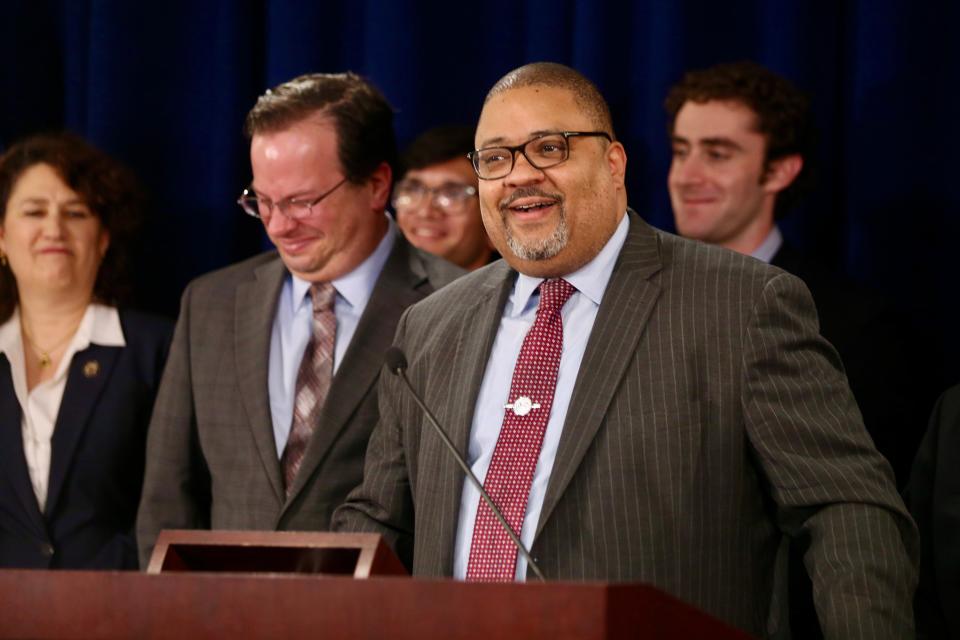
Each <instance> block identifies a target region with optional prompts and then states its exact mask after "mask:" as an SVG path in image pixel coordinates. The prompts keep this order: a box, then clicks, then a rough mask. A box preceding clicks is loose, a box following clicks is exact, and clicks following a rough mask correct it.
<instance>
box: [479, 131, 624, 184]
mask: <svg viewBox="0 0 960 640" xmlns="http://www.w3.org/2000/svg"><path fill="white" fill-rule="evenodd" d="M576 137H584V138H585V137H600V138H606V139H607V141H608V142H613V138H612V137H611V136H610V134H609V133H607V132H605V131H558V132H557V133H545V134H543V135H539V136H537V137H536V138H532V139H530V140H527V141H526V142H524V143H523V144H518V145H517V146H515V147H486V148H485V149H477V150H476V151H471V152H470V153H468V154H467V157H468V158H470V161H471V162H472V163H473V170H474V171H475V172H476V173H477V177H478V178H480V179H481V180H496V179H498V178H505V177H507V176H508V175H510V172H511V171H513V165H514V161H515V160H516V157H517V152H518V151H519V152H520V153H522V154H523V157H524V158H526V159H527V162H529V163H530V164H531V166H533V167H534V168H536V169H549V168H550V167H555V166H557V165H558V164H560V163H561V162H566V161H567V160H568V159H569V158H570V138H576Z"/></svg>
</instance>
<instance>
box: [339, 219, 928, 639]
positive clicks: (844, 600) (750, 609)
mask: <svg viewBox="0 0 960 640" xmlns="http://www.w3.org/2000/svg"><path fill="white" fill-rule="evenodd" d="M514 279H515V273H513V272H512V271H511V270H510V269H509V268H508V266H507V265H506V263H504V262H502V261H500V262H498V263H494V264H493V265H490V266H488V267H486V268H484V269H482V270H480V271H478V272H475V273H473V274H470V275H468V276H466V277H464V278H462V279H460V280H459V281H458V282H456V283H454V284H453V285H451V286H449V287H447V288H445V289H444V290H443V291H441V292H439V293H437V294H435V295H432V296H430V297H429V298H427V299H426V300H424V301H423V302H421V303H419V304H417V305H415V306H413V307H412V308H411V309H409V310H408V311H407V312H406V313H405V315H404V317H403V318H402V319H401V321H400V326H399V328H398V332H397V338H396V343H397V344H398V345H399V346H400V347H401V348H402V349H404V351H405V352H406V354H407V357H408V359H409V362H410V366H409V369H408V375H409V377H410V379H411V382H412V384H413V385H414V387H415V388H416V389H418V391H419V392H420V393H422V394H423V396H424V398H425V400H426V402H427V404H428V406H430V407H432V408H433V410H434V411H435V413H436V416H437V418H438V419H439V421H440V422H441V424H443V425H445V427H446V428H447V429H448V430H449V432H450V435H451V438H452V439H453V441H454V443H456V445H457V446H458V447H459V449H460V450H461V451H465V450H466V445H467V438H468V431H469V428H470V424H471V419H472V412H473V408H474V405H475V402H476V397H477V393H478V391H479V387H480V383H481V380H482V377H483V372H484V367H485V364H486V362H487V359H488V356H489V353H490V350H491V346H492V342H493V338H494V336H495V335H496V331H497V328H498V325H499V322H500V317H501V313H502V310H503V307H504V304H505V301H506V298H507V295H508V293H509V291H510V289H511V287H512V285H513V282H514ZM380 413H381V421H380V423H379V425H378V427H377V428H376V429H375V431H374V434H373V436H372V438H371V440H370V446H369V449H368V451H367V461H366V469H365V475H364V482H363V484H362V485H361V486H360V487H358V488H357V489H356V490H355V491H354V492H353V493H351V495H350V497H349V498H348V501H347V503H346V504H345V505H344V506H343V507H341V508H340V509H339V510H338V511H337V512H336V514H335V515H334V527H335V528H336V529H338V530H357V531H376V532H379V533H382V534H384V535H385V536H386V537H387V539H388V540H389V541H390V542H391V543H392V544H393V545H394V547H395V548H396V549H397V550H398V551H399V552H400V554H401V556H402V557H403V558H404V560H405V561H407V562H409V563H411V564H412V568H413V571H414V572H415V573H416V574H418V575H423V576H448V575H450V574H451V572H452V567H453V540H454V534H455V531H454V528H455V527H456V523H457V512H458V509H459V506H460V494H461V489H462V486H463V477H462V473H461V472H460V470H459V468H458V467H457V466H456V464H455V462H454V461H453V460H452V458H451V456H450V455H449V454H448V452H447V451H445V450H444V448H443V446H442V444H441V442H440V440H439V438H438V437H437V436H436V435H435V434H434V433H433V431H432V430H431V428H430V427H429V425H428V424H427V422H426V420H425V419H424V417H423V415H422V414H421V412H420V411H419V410H418V409H417V407H416V405H415V404H414V402H413V401H412V399H411V398H410V396H409V395H408V394H407V393H406V392H405V391H404V390H402V389H401V388H400V381H399V379H398V378H396V377H395V376H389V375H385V376H384V377H383V378H382V379H381V383H380ZM785 536H798V537H808V538H809V540H810V545H809V551H808V552H807V555H806V564H807V567H808V569H809V572H810V574H811V575H812V577H813V581H814V589H815V600H816V604H817V610H818V613H819V616H820V618H821V619H822V625H823V628H824V632H825V634H826V635H827V637H836V638H841V637H842V638H854V637H865V638H866V637H870V638H878V637H889V638H905V637H909V636H910V635H911V633H912V629H913V621H912V614H911V605H910V602H911V598H912V595H913V591H914V588H915V583H916V563H917V554H918V548H917V534H916V529H915V527H914V524H913V522H912V521H911V519H910V517H909V516H908V515H907V513H906V511H905V510H904V506H903V504H902V502H901V500H900V497H899V496H898V495H897V492H896V490H895V487H894V482H893V476H892V473H891V470H890V466H889V465H888V464H887V462H886V461H885V460H884V459H883V458H882V457H881V456H880V455H879V454H878V453H877V452H876V450H875V448H874V447H873V444H872V443H871V441H870V439H869V437H868V436H867V434H866V431H865V430H864V428H863V423H862V421H861V418H860V413H859V411H858V409H857V406H856V403H855V401H854V399H853V397H852V395H851V393H850V390H849V387H848V385H847V381H846V378H845V377H844V374H843V369H842V365H841V363H840V361H839V358H838V357H837V354H836V352H835V351H834V350H833V348H832V347H831V346H830V345H829V344H828V343H827V342H826V341H825V340H823V339H822V338H821V337H820V336H819V334H818V328H817V318H816V311H815V309H814V306H813V302H812V300H811V298H810V295H809V292H808V291H807V289H806V287H805V286H804V285H803V283H802V282H801V281H800V280H799V279H797V278H795V277H793V276H791V275H789V274H787V273H785V272H783V271H781V270H779V269H777V268H775V267H770V266H768V265H766V264H763V263H761V262H759V261H757V260H753V259H751V258H748V257H745V256H741V255H739V254H736V253H733V252H730V251H726V250H723V249H718V248H716V247H711V246H708V245H705V244H701V243H697V242H692V241H688V240H684V239H681V238H678V237H676V236H673V235H670V234H666V233H662V232H659V231H656V230H654V229H652V228H651V227H649V226H648V225H647V224H645V223H644V222H643V221H642V220H640V218H639V217H638V216H636V214H633V213H631V214H630V232H629V235H628V238H627V241H626V244H625V246H624V248H623V250H622V252H621V254H620V257H619V259H618V261H617V264H616V266H615V268H614V272H613V275H612V277H611V280H610V283H609V285H608V287H607V290H606V292H605V294H604V298H603V302H602V303H601V305H600V309H599V312H598V315H597V318H596V322H595V324H594V327H593V331H592V334H591V335H590V338H589V343H588V345H587V350H586V353H585V355H584V358H583V362H582V365H581V368H580V371H579V374H578V377H577V383H576V387H575V390H574V393H573V398H572V399H571V403H570V409H569V413H568V415H567V418H566V422H565V425H564V428H563V433H562V436H561V440H560V445H559V450H558V452H557V457H556V461H555V464H554V467H553V472H552V475H551V477H550V480H549V484H548V487H547V492H546V497H545V500H544V505H543V511H542V513H541V516H540V522H539V524H538V527H537V534H536V538H535V541H534V543H533V546H532V550H531V551H532V554H533V556H534V557H535V558H536V559H537V560H538V563H539V565H540V566H541V568H542V569H543V571H544V573H545V574H546V575H547V577H548V578H550V579H559V580H609V581H638V582H647V583H650V584H653V585H655V586H657V587H660V588H662V589H664V590H666V591H667V592H669V593H672V594H674V595H675V596H677V597H679V598H681V599H683V600H686V601H687V602H690V603H692V604H694V605H695V606H698V607H700V608H702V609H704V610H705V611H708V612H710V613H712V614H714V615H716V616H718V617H719V618H721V619H724V620H726V621H728V622H730V623H731V624H733V625H735V626H737V627H740V628H742V629H744V630H747V631H749V632H751V633H754V634H757V635H760V636H782V635H784V634H787V633H789V632H788V630H787V627H788V624H787V619H786V617H785V615H784V614H785V611H784V601H783V596H784V589H783V587H784V578H785V576H784V574H783V571H784V566H785V565H784V562H783V560H784V556H783V550H784V545H783V544H782V543H783V541H784V539H785Z"/></svg>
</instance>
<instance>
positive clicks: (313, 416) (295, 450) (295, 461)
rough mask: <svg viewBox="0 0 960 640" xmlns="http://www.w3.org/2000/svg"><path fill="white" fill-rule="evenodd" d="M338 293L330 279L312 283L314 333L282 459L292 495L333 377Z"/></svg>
mask: <svg viewBox="0 0 960 640" xmlns="http://www.w3.org/2000/svg"><path fill="white" fill-rule="evenodd" d="M336 295H337V291H336V289H334V288H333V285H332V284H330V283H329V282H323V283H320V284H314V285H311V286H310V297H311V298H313V335H312V336H311V337H310V341H309V342H308V343H307V348H306V349H305V350H304V352H303V359H302V360H301V361H300V371H299V372H298V373H297V387H296V396H295V397H294V405H293V422H292V424H291V426H290V435H289V436H288V437H287V446H286V447H284V449H283V456H282V457H281V458H280V465H281V466H282V467H283V480H284V485H285V487H286V491H287V496H289V495H290V490H291V488H292V487H293V480H294V478H296V477H297V471H299V470H300V463H301V462H303V454H304V452H306V450H307V444H308V443H309V442H310V436H311V435H313V429H314V427H315V426H316V424H317V420H318V419H319V418H320V411H321V410H322V409H323V402H324V400H326V399H327V392H328V391H330V381H331V380H332V379H333V347H334V343H335V339H336V335H337V316H336V315H335V314H334V311H333V302H334V298H335V297H336Z"/></svg>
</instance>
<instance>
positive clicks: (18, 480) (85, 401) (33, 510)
mask: <svg viewBox="0 0 960 640" xmlns="http://www.w3.org/2000/svg"><path fill="white" fill-rule="evenodd" d="M120 326H121V328H122V330H123V337H124V342H125V343H126V345H125V346H123V347H114V346H103V345H97V344H91V345H90V346H88V347H87V348H86V349H83V350H82V351H78V352H77V353H76V354H74V356H73V358H72V360H71V362H70V364H69V369H68V372H67V382H66V385H65V387H64V390H63V397H62V399H61V401H60V409H59V411H58V412H57V419H56V423H55V425H54V430H53V436H52V439H51V441H50V448H51V453H50V475H49V482H48V488H47V500H46V506H45V508H44V510H43V511H42V512H41V510H40V507H39V505H38V503H37V498H36V495H35V494H34V492H33V486H32V484H31V482H30V474H29V472H28V471H27V463H26V459H25V457H24V453H23V437H22V432H21V420H22V416H23V414H22V411H21V407H20V403H19V402H18V400H17V396H16V393H15V392H14V389H13V378H12V373H11V371H10V362H9V360H7V358H6V356H5V355H0V567H23V568H36V569H63V568H67V569H136V568H137V545H136V541H135V539H134V522H135V520H136V516H137V504H138V503H139V501H140V487H141V485H142V483H143V467H144V450H145V448H146V440H147V425H148V424H149V422H150V412H151V409H152V408H153V402H154V397H155V396H156V393H157V387H159V385H160V375H161V372H162V371H163V363H164V360H165V358H166V355H167V349H168V348H169V345H170V337H171V334H172V332H173V323H172V322H170V321H169V320H166V319H163V318H157V317H154V316H150V315H146V314H142V313H137V312H134V311H127V310H123V309H121V310H120Z"/></svg>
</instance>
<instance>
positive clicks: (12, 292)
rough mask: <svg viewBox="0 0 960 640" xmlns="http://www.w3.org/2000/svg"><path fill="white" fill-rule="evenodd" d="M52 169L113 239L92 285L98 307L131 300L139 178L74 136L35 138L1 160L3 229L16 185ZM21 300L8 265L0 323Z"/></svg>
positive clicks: (0, 276) (3, 271) (1, 270)
mask: <svg viewBox="0 0 960 640" xmlns="http://www.w3.org/2000/svg"><path fill="white" fill-rule="evenodd" d="M38 164H45V165H48V166H49V167H51V168H52V169H53V170H54V171H55V172H56V173H57V175H58V176H60V178H61V179H62V180H63V181H64V182H65V183H66V184H67V186H69V187H70V188H71V189H72V190H74V191H76V192H77V194H78V195H80V196H81V197H82V198H83V199H84V201H85V202H86V204H87V206H88V207H89V208H90V210H91V212H92V213H93V214H94V215H95V216H97V218H99V220H100V223H101V224H102V225H103V227H104V229H106V231H107V232H108V233H109V234H110V246H109V247H108V248H107V252H106V254H105V255H104V257H103V261H102V262H101V263H100V268H99V270H98V271H97V279H96V282H95V283H94V286H93V297H94V300H96V301H97V302H101V303H104V304H111V305H118V304H122V303H124V302H126V301H127V299H128V296H129V294H130V291H131V288H130V286H129V278H128V265H129V257H130V256H129V252H130V251H131V249H132V244H133V240H134V238H135V237H136V234H137V232H138V231H139V229H140V225H141V223H142V220H143V215H142V212H143V206H144V198H143V193H142V191H141V189H140V184H139V182H138V181H137V179H136V177H135V176H134V175H133V173H132V172H130V171H129V170H128V169H127V168H126V167H124V166H123V165H121V164H120V163H118V162H117V161H116V160H114V159H113V158H111V157H110V156H108V155H107V154H106V153H104V152H103V151H100V150H99V149H97V148H96V147H94V146H93V145H91V144H90V143H88V142H87V141H85V140H84V139H83V138H81V137H79V136H77V135H74V134H72V133H66V132H60V133H46V134H40V135H35V136H31V137H29V138H26V139H24V140H22V141H20V142H17V143H16V144H14V145H12V146H11V147H10V148H9V149H8V150H7V151H6V153H4V154H3V155H2V156H0V203H2V204H3V206H2V209H0V224H2V223H3V221H4V220H5V219H6V215H7V206H8V204H9V202H10V196H11V194H12V193H13V190H14V187H15V186H16V184H17V181H18V180H19V179H20V177H21V176H22V175H23V174H24V172H25V171H27V170H28V169H30V168H31V167H33V166H35V165H38ZM18 300H19V294H18V292H17V283H16V280H15V279H14V276H13V272H12V271H10V267H9V266H6V265H5V266H0V322H6V320H8V319H9V318H10V316H11V314H12V313H13V311H14V309H15V308H16V306H17V302H18Z"/></svg>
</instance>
